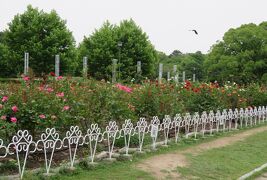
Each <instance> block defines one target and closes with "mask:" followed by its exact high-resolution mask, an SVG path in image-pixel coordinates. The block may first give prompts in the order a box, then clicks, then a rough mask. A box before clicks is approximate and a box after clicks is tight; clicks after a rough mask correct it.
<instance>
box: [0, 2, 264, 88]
mask: <svg viewBox="0 0 267 180" xmlns="http://www.w3.org/2000/svg"><path fill="white" fill-rule="evenodd" d="M24 52H29V54H30V68H31V69H32V70H33V71H34V73H35V74H37V75H39V76H40V75H42V74H47V73H49V72H51V71H54V59H55V55H56V54H59V55H60V59H61V74H62V73H63V74H65V75H66V74H70V75H75V76H76V75H80V74H81V70H82V57H84V56H87V57H88V64H89V65H88V68H89V72H88V73H89V75H90V76H92V77H94V78H96V79H109V80H110V78H111V77H110V76H111V74H112V73H111V70H112V59H117V60H118V63H119V64H118V67H119V69H120V72H121V73H120V76H121V77H120V78H121V79H124V80H129V79H132V78H134V77H135V76H136V75H135V74H136V73H135V72H136V63H137V61H141V62H142V76H143V77H148V78H156V76H157V70H158V63H159V62H161V63H164V70H165V71H172V69H173V65H177V70H178V71H180V72H181V71H186V72H187V75H188V76H190V77H191V76H192V74H193V73H195V74H196V76H197V78H198V80H208V81H215V80H217V81H228V80H231V81H236V82H239V83H248V82H251V81H264V82H266V81H267V73H265V71H266V70H267V22H263V23H261V24H260V25H256V24H247V25H242V26H241V27H239V28H236V29H230V30H229V31H228V32H226V33H225V35H224V37H223V40H222V41H218V42H217V43H216V44H215V45H213V46H212V47H211V50H210V52H209V53H207V54H202V53H201V52H200V51H198V52H195V53H186V54H183V53H182V52H180V51H179V50H175V51H173V52H172V53H171V54H170V55H166V54H164V53H162V52H157V51H156V50H155V48H154V46H153V45H152V44H151V42H150V41H149V39H148V36H147V35H146V33H145V32H143V31H142V29H141V28H140V27H139V26H137V25H136V23H135V22H134V21H133V20H132V19H130V20H124V21H122V22H121V23H120V24H118V25H114V24H110V23H109V22H108V21H107V22H105V23H104V24H103V26H102V27H101V28H100V29H97V30H95V32H94V33H92V34H91V35H90V36H88V37H84V40H83V42H81V43H80V45H79V46H78V47H77V48H76V47H75V40H74V38H73V35H72V32H71V31H69V30H68V28H67V27H66V22H65V21H64V20H62V19H61V18H60V17H59V15H58V14H57V13H56V12H55V11H51V12H49V13H46V12H43V11H42V10H38V9H37V8H33V7H32V6H28V7H27V10H26V11H25V12H24V13H23V14H18V15H16V16H15V17H14V19H13V20H12V21H11V22H10V23H9V25H8V28H7V29H6V30H5V31H3V32H0V77H16V76H18V75H20V74H21V73H22V72H23V65H24V62H23V55H24Z"/></svg>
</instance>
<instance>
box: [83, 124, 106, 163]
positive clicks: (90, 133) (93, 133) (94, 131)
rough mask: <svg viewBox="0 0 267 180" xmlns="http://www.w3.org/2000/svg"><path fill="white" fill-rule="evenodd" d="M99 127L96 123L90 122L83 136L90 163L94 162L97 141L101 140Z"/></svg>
mask: <svg viewBox="0 0 267 180" xmlns="http://www.w3.org/2000/svg"><path fill="white" fill-rule="evenodd" d="M102 138H103V136H102V133H101V129H100V128H99V127H98V124H91V127H90V128H89V129H87V132H86V135H85V136H84V144H87V145H89V151H90V153H89V160H90V161H91V163H93V162H94V158H95V153H96V147H97V143H98V142H101V141H102Z"/></svg>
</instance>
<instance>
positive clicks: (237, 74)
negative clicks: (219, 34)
mask: <svg viewBox="0 0 267 180" xmlns="http://www.w3.org/2000/svg"><path fill="white" fill-rule="evenodd" d="M266 27H267V22H263V23H261V24H260V25H255V24H252V23H251V24H246V25H242V26H241V27H239V28H236V29H230V30H229V31H228V32H226V33H225V34H224V37H223V41H220V42H218V43H217V44H215V45H214V46H213V47H212V48H211V52H210V53H209V54H208V56H207V59H206V61H205V68H206V70H207V74H208V78H209V80H219V81H228V80H230V81H235V82H238V83H248V82H251V81H254V82H255V81H260V80H261V79H262V78H264V77H266V75H267V74H266V73H265V72H266V70H267V44H266V43H267V30H266ZM265 74H266V75H265Z"/></svg>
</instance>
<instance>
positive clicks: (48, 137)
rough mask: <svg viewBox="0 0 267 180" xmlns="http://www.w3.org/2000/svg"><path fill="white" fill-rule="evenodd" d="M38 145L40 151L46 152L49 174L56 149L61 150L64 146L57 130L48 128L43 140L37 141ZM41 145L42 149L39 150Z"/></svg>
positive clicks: (42, 137)
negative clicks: (49, 152) (49, 153)
mask: <svg viewBox="0 0 267 180" xmlns="http://www.w3.org/2000/svg"><path fill="white" fill-rule="evenodd" d="M58 143H59V144H58ZM36 145H37V150H38V151H43V152H44V158H45V168H46V173H47V174H49V170H50V166H51V162H52V159H53V156H54V152H55V149H61V146H62V141H61V140H60V139H59V134H58V133H56V130H55V128H51V129H50V128H47V129H46V130H45V133H42V135H41V139H40V140H39V141H37V143H36ZM39 145H40V146H42V148H41V149H40V148H39ZM57 145H58V146H57ZM48 151H51V155H50V158H48Z"/></svg>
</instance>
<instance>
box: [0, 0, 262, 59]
mask: <svg viewBox="0 0 267 180" xmlns="http://www.w3.org/2000/svg"><path fill="white" fill-rule="evenodd" d="M28 4H32V5H33V7H38V8H39V9H43V10H44V11H46V12H49V11H51V9H55V10H56V11H57V13H58V14H59V15H60V17H61V18H63V19H65V20H67V26H68V28H69V29H70V30H71V31H72V32H73V35H74V37H75V39H76V42H77V44H78V43H80V42H81V41H82V40H83V37H84V36H88V35H89V34H91V33H92V32H93V31H94V30H95V29H98V28H99V27H100V26H101V25H102V24H103V22H104V21H105V20H109V21H110V22H111V23H119V22H120V21H121V20H123V19H129V18H132V19H133V20H134V21H135V22H136V23H137V24H138V25H139V26H140V27H141V28H142V29H143V31H145V32H146V33H147V35H148V36H149V39H150V41H151V42H152V44H153V45H154V46H155V48H156V49H157V50H159V51H163V52H165V53H167V54H169V53H171V52H172V51H173V50H175V49H178V50H180V51H182V52H195V51H198V50H200V51H202V52H204V53H205V52H207V51H208V50H209V49H210V46H211V45H213V44H214V43H215V42H216V41H217V40H221V39H222V37H223V34H224V33H225V32H226V31H227V30H228V29H229V28H231V27H239V26H240V25H241V24H245V23H251V22H252V23H256V24H259V23H260V22H262V21H267V10H266V7H267V1H266V0H0V31H2V30H4V29H6V28H7V23H8V22H10V21H11V20H12V19H13V17H14V15H16V14H18V13H23V12H24V11H25V10H26V7H27V5H28ZM190 29H196V30H197V31H198V33H199V35H195V34H194V33H193V32H192V31H189V30H190Z"/></svg>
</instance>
